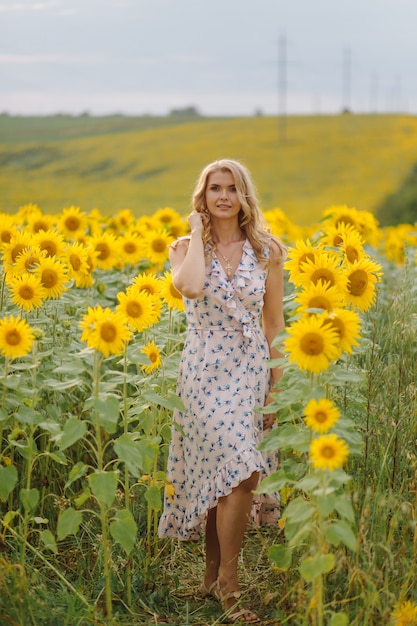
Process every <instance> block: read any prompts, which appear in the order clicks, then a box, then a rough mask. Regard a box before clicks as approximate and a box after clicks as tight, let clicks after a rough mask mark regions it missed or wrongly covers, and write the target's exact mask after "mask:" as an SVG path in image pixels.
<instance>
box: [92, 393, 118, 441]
mask: <svg viewBox="0 0 417 626" xmlns="http://www.w3.org/2000/svg"><path fill="white" fill-rule="evenodd" d="M93 406H94V409H95V410H96V411H97V414H98V421H99V424H100V426H102V427H103V428H104V430H105V431H106V432H107V433H108V434H109V435H113V434H114V433H115V432H116V430H117V423H118V421H119V416H120V403H119V398H117V397H116V396H112V395H107V396H105V397H101V398H94V402H93Z"/></svg>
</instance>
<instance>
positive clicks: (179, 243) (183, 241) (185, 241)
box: [169, 235, 191, 250]
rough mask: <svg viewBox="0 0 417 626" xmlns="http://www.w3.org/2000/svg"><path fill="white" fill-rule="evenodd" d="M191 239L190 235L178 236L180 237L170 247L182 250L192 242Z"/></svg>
mask: <svg viewBox="0 0 417 626" xmlns="http://www.w3.org/2000/svg"><path fill="white" fill-rule="evenodd" d="M190 239H191V237H190V235H184V237H178V239H176V240H175V241H173V242H172V243H170V244H169V247H170V248H171V250H177V248H179V249H180V250H181V249H182V250H186V249H187V248H188V246H189V244H190Z"/></svg>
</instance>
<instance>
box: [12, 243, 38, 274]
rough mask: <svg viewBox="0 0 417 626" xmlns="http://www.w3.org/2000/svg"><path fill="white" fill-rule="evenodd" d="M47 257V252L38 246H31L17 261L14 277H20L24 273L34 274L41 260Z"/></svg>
mask: <svg viewBox="0 0 417 626" xmlns="http://www.w3.org/2000/svg"><path fill="white" fill-rule="evenodd" d="M45 257H46V252H45V250H41V249H40V248H39V247H38V246H30V247H29V248H26V249H25V250H23V252H22V253H21V254H19V256H18V257H17V259H16V262H15V264H14V272H13V273H14V275H15V276H20V275H21V274H22V273H23V272H29V273H30V272H33V270H34V269H35V268H36V266H37V265H38V264H39V261H40V259H44V258H45Z"/></svg>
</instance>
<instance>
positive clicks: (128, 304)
mask: <svg viewBox="0 0 417 626" xmlns="http://www.w3.org/2000/svg"><path fill="white" fill-rule="evenodd" d="M117 299H118V301H119V304H118V305H117V307H116V310H117V311H120V312H121V313H123V314H124V315H125V317H126V318H127V320H128V323H129V326H130V328H131V329H132V330H137V331H141V330H143V329H144V328H148V327H149V326H152V325H153V324H155V322H157V321H158V317H157V316H155V309H154V307H153V303H152V298H151V296H149V295H148V294H146V293H145V292H144V291H139V289H137V288H132V287H129V288H128V289H127V290H126V293H124V292H123V291H120V292H119V293H118V294H117Z"/></svg>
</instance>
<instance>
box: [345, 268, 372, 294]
mask: <svg viewBox="0 0 417 626" xmlns="http://www.w3.org/2000/svg"><path fill="white" fill-rule="evenodd" d="M367 286H368V274H367V273H366V272H365V270H356V271H355V272H352V274H351V275H350V276H349V291H350V293H351V294H352V296H362V295H363V294H364V292H365V290H366V288H367Z"/></svg>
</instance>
